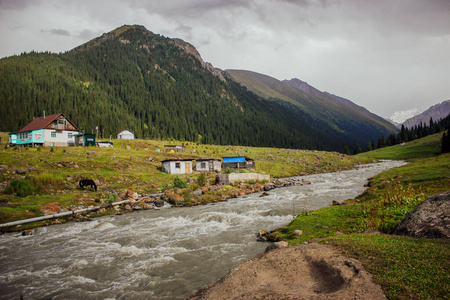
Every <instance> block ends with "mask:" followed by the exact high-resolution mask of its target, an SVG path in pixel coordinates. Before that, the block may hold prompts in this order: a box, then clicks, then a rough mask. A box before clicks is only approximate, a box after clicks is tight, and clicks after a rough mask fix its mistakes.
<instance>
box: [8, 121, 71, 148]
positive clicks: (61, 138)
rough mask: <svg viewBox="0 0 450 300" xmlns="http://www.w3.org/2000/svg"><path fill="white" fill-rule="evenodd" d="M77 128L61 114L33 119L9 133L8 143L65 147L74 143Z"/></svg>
mask: <svg viewBox="0 0 450 300" xmlns="http://www.w3.org/2000/svg"><path fill="white" fill-rule="evenodd" d="M78 133H80V131H79V130H78V128H77V127H76V126H75V125H74V124H73V123H72V122H70V121H69V120H68V119H67V118H66V117H65V116H64V115H63V114H54V115H49V116H43V117H39V118H36V119H34V120H33V121H31V122H30V123H29V124H28V125H26V126H25V127H23V128H22V129H20V130H19V131H18V132H16V133H10V134H9V143H10V144H16V145H24V146H25V145H28V146H56V147H67V146H74V145H75V135H76V134H78Z"/></svg>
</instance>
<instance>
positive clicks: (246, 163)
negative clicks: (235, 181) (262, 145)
mask: <svg viewBox="0 0 450 300" xmlns="http://www.w3.org/2000/svg"><path fill="white" fill-rule="evenodd" d="M222 159H223V163H222V169H235V170H242V169H252V170H254V169H255V161H254V160H253V159H251V158H248V157H245V156H232V157H223V158H222Z"/></svg>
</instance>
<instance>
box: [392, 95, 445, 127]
mask: <svg viewBox="0 0 450 300" xmlns="http://www.w3.org/2000/svg"><path fill="white" fill-rule="evenodd" d="M449 114H450V100H446V101H443V102H441V103H438V104H436V105H433V106H431V107H430V108H428V109H427V110H425V111H424V112H422V113H420V114H418V115H416V116H414V117H412V118H409V119H407V120H406V121H405V122H403V123H402V124H400V125H399V126H398V128H401V127H402V125H403V126H405V127H406V128H411V127H414V126H416V125H419V124H420V123H422V124H428V123H429V122H430V118H433V120H434V121H439V120H440V119H443V118H445V117H447V116H448V115H449Z"/></svg>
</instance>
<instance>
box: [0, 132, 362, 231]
mask: <svg viewBox="0 0 450 300" xmlns="http://www.w3.org/2000/svg"><path fill="white" fill-rule="evenodd" d="M1 137H2V141H7V140H8V137H7V135H6V134H1ZM112 142H113V143H114V147H113V148H99V147H69V148H58V147H53V148H47V147H45V148H44V147H42V148H23V147H6V144H5V143H3V144H2V145H1V146H0V165H1V166H2V167H1V168H0V184H1V187H2V189H1V192H0V223H6V222H11V221H16V220H20V219H25V218H31V217H37V216H41V215H43V213H42V212H40V211H39V207H41V206H42V205H44V204H48V203H58V204H59V205H60V206H61V207H63V208H66V209H69V210H70V209H73V208H75V207H82V208H85V207H88V206H90V205H99V204H103V203H105V202H107V201H108V200H110V199H111V197H112V196H111V195H114V194H117V193H118V192H120V191H127V190H134V191H135V192H137V193H139V194H143V195H146V194H152V193H157V192H161V191H164V190H167V189H175V188H176V187H174V184H173V183H174V179H175V178H176V176H175V175H171V174H167V173H165V172H163V171H162V169H161V161H162V160H165V159H172V158H185V159H188V158H189V159H197V158H218V159H221V158H222V157H223V156H238V155H244V156H248V157H250V158H252V159H254V160H255V163H256V172H259V173H264V174H270V175H271V177H274V178H280V177H288V176H294V175H304V174H312V173H322V172H332V171H339V170H346V169H351V168H354V166H355V165H356V164H359V163H361V162H363V159H361V158H357V157H353V156H345V155H342V154H340V153H336V152H320V151H302V150H294V149H277V148H257V147H244V146H217V145H204V144H197V143H191V142H184V141H173V140H171V141H159V140H112ZM168 144H169V145H171V144H176V145H183V146H185V149H186V151H185V152H184V153H167V152H159V151H158V150H162V149H164V145H168ZM20 170H23V171H25V174H18V171H19V173H20ZM199 176H200V173H199V172H193V173H192V174H184V175H180V176H179V177H180V178H181V179H182V181H184V182H185V183H186V184H187V189H186V190H183V191H180V194H183V195H184V196H185V197H184V198H185V201H184V203H182V204H186V205H195V204H203V203H208V202H212V201H217V200H218V199H223V198H224V195H228V196H229V194H230V193H231V190H232V189H230V187H222V188H221V190H219V191H214V192H210V193H208V194H206V195H203V196H202V197H201V199H193V197H191V196H190V195H189V191H192V190H195V189H197V188H198V187H199V186H198V184H197V179H198V177H199ZM206 177H207V180H209V182H211V183H213V182H214V179H215V173H208V174H207V176H206ZM83 178H88V179H94V180H95V181H96V182H97V183H98V191H97V192H95V191H91V190H88V189H86V190H82V189H80V188H79V187H78V182H79V181H80V180H81V179H83ZM193 200H195V201H193ZM22 228H23V226H22V227H20V229H22Z"/></svg>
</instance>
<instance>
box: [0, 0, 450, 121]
mask: <svg viewBox="0 0 450 300" xmlns="http://www.w3.org/2000/svg"><path fill="white" fill-rule="evenodd" d="M123 24H139V25H143V26H145V27H146V28H147V29H148V30H150V31H152V32H154V33H160V34H163V35H165V36H167V37H172V38H174V37H178V38H181V39H183V40H185V41H187V42H189V43H191V44H193V45H194V46H195V47H196V48H197V49H198V51H199V52H200V54H201V55H202V57H203V59H204V60H205V61H208V62H211V63H212V64H213V65H214V66H216V67H219V68H222V69H246V70H251V71H255V72H259V73H263V74H266V75H269V76H272V77H275V78H277V79H280V80H282V79H291V78H294V77H296V78H299V79H301V80H303V81H307V82H308V83H309V84H311V85H313V86H314V87H316V88H318V89H320V90H326V91H328V92H330V93H333V94H336V95H339V96H341V97H345V98H348V99H350V100H352V101H354V102H355V103H357V104H359V105H362V106H364V107H366V108H368V109H369V110H371V111H372V112H375V113H377V114H379V115H381V116H383V117H388V116H390V115H391V114H392V113H394V112H395V111H399V110H408V109H411V108H415V107H417V108H419V109H420V110H425V109H427V108H428V107H430V106H432V105H434V104H437V103H440V102H442V101H444V100H447V99H450V55H449V53H450V1H449V0H379V1H361V0H250V1H244V0H226V1H224V0H210V1H207V0H203V1H201V0H168V1H159V0H148V1H144V0H130V1H126V0H107V1H106V0H99V1H96V0H90V1H85V0H77V1H66V0H58V1H57V0H0V25H1V26H0V37H1V38H2V43H1V44H0V57H5V56H10V55H14V54H20V53H21V52H24V51H27V52H28V51H32V50H35V51H47V50H48V51H52V52H64V51H67V50H70V49H72V48H74V47H76V46H78V45H80V44H82V43H84V42H86V41H88V40H90V39H92V38H95V37H97V36H100V35H101V34H102V33H104V32H108V31H111V30H113V29H115V28H117V27H119V26H121V25H123Z"/></svg>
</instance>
